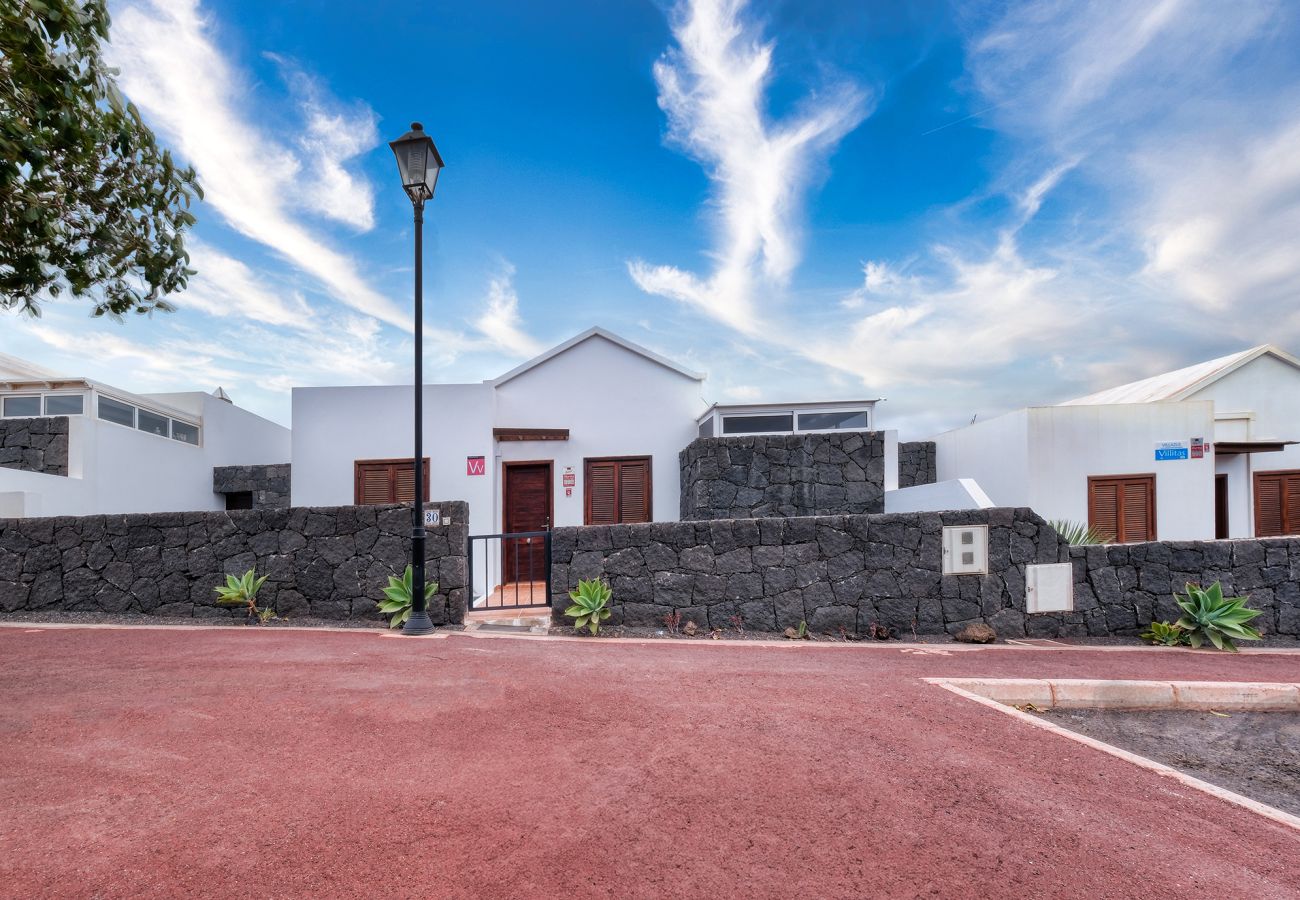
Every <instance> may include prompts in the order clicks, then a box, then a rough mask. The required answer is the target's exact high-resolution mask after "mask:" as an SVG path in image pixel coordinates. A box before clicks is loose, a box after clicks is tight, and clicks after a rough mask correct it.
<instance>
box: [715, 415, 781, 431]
mask: <svg viewBox="0 0 1300 900" xmlns="http://www.w3.org/2000/svg"><path fill="white" fill-rule="evenodd" d="M765 431H794V414H793V413H776V414H774V415H764V416H723V417H722V433H723V434H759V433H761V432H765Z"/></svg>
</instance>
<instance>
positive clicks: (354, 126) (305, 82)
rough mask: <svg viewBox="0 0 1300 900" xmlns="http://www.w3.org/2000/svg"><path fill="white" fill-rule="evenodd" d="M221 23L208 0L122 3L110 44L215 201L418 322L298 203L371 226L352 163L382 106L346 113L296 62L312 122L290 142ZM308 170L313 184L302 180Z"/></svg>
mask: <svg viewBox="0 0 1300 900" xmlns="http://www.w3.org/2000/svg"><path fill="white" fill-rule="evenodd" d="M211 31H212V26H211V24H210V23H209V21H208V20H207V19H206V18H205V16H204V15H203V14H202V13H201V11H200V9H199V4H198V2H197V0H165V2H164V0H135V2H131V3H129V4H127V5H125V6H123V7H122V8H120V9H118V10H117V11H116V12H115V14H114V22H113V43H112V45H111V48H110V50H111V60H112V62H113V64H114V65H116V66H118V67H119V68H120V69H121V76H120V83H121V85H122V87H123V89H124V90H125V92H126V93H127V94H128V95H129V96H130V97H131V99H132V100H133V101H134V102H135V103H136V104H137V105H138V106H139V107H140V108H141V110H142V111H143V112H144V113H145V115H146V117H147V118H148V120H149V122H150V124H151V125H153V126H154V128H155V129H156V130H158V131H159V132H161V134H162V135H164V136H165V138H166V139H167V141H168V143H169V144H170V145H171V146H172V147H173V148H174V149H175V150H177V151H178V152H179V153H180V155H181V156H182V157H183V158H185V159H187V160H189V161H190V162H191V163H193V165H194V167H195V168H196V169H197V170H198V172H199V176H200V180H201V182H202V184H203V186H204V190H205V193H206V200H207V205H208V207H209V208H214V209H216V210H217V211H219V212H220V214H221V215H222V216H223V217H224V219H225V220H226V222H227V223H228V224H229V225H230V226H231V227H232V228H234V229H235V230H236V231H238V232H240V233H241V234H243V235H245V236H247V237H249V238H251V239H253V240H255V241H258V242H260V243H262V244H264V245H266V246H267V247H269V248H271V249H272V250H274V251H275V252H277V253H279V254H280V255H281V256H283V257H284V258H285V259H287V260H288V261H289V262H290V263H292V264H293V265H294V266H296V267H298V268H299V269H300V270H302V271H303V272H305V273H307V274H308V275H310V276H311V277H312V278H314V279H316V281H317V282H318V283H319V284H320V286H321V287H322V288H324V290H325V291H326V292H327V293H328V294H329V295H330V296H332V297H333V298H334V299H335V300H337V301H338V302H340V303H342V304H344V305H347V306H350V307H353V308H355V309H357V310H359V311H360V312H363V313H365V314H367V315H372V316H375V317H376V318H378V319H380V320H382V321H384V322H387V323H389V324H391V325H395V326H397V327H399V328H403V329H407V330H409V329H410V327H411V323H410V317H409V316H408V315H407V314H406V313H405V312H404V311H403V310H402V309H401V308H400V307H399V306H398V305H396V304H395V303H393V302H392V301H391V300H390V299H389V298H388V297H386V296H384V295H383V294H382V293H380V292H379V291H376V290H375V289H374V288H372V287H371V286H370V285H369V283H368V282H367V281H366V279H365V278H364V277H363V275H362V274H361V272H360V269H359V266H358V264H357V262H356V261H355V260H353V259H352V258H350V257H349V256H348V255H346V254H345V253H343V252H341V251H339V250H337V249H335V248H334V247H333V246H331V245H330V243H329V242H328V240H327V239H326V238H325V237H323V236H322V235H320V234H319V233H317V232H315V231H313V230H312V229H310V228H308V227H306V226H305V225H304V224H303V220H302V216H301V215H298V214H297V212H298V210H299V209H301V208H302V207H304V206H307V207H310V208H313V209H316V210H318V211H320V212H323V213H325V214H326V215H328V216H330V217H332V218H334V219H337V220H340V221H343V222H346V223H348V224H351V225H353V226H355V227H360V228H368V227H370V225H371V224H372V222H373V200H372V199H371V197H370V191H369V188H368V187H367V186H366V185H365V183H364V181H362V180H361V179H360V178H359V177H357V176H354V175H351V174H349V172H348V171H347V170H346V168H345V165H344V164H345V163H346V161H347V160H348V159H350V158H352V157H353V156H355V155H356V154H357V153H359V152H361V151H362V150H364V149H367V146H368V145H373V143H374V138H375V131H374V116H373V113H370V112H369V110H367V109H365V108H364V107H360V106H358V107H356V108H354V109H352V110H351V111H350V112H344V111H343V107H341V106H339V105H338V104H337V103H336V102H335V101H333V100H332V99H330V98H329V97H328V95H327V94H326V93H325V92H324V89H323V88H322V87H321V86H320V85H319V84H317V83H316V82H314V81H312V80H310V79H309V78H307V77H306V76H305V75H302V74H301V73H296V74H295V73H291V74H290V81H291V83H293V84H295V86H296V90H297V91H298V94H299V98H300V100H301V103H302V108H303V115H304V118H305V123H306V125H305V130H304V132H303V133H304V138H303V141H304V144H302V145H300V146H298V147H296V148H295V147H289V146H286V145H285V144H283V143H282V142H280V141H277V140H276V139H275V138H273V137H272V136H271V135H269V134H268V133H266V131H265V130H263V129H262V128H260V127H259V126H258V125H257V124H256V123H255V122H254V121H253V120H252V119H251V118H250V117H249V116H248V115H247V111H248V110H249V108H256V106H255V104H253V103H252V102H251V97H250V93H249V91H248V90H247V88H246V86H245V83H244V79H243V77H242V76H241V73H240V72H238V71H237V70H236V69H235V68H234V67H233V66H232V65H231V63H230V62H229V61H228V60H227V59H226V58H225V57H224V56H223V55H222V53H221V52H220V50H218V48H217V47H216V45H215V44H214V43H213V40H212V35H211ZM335 125H338V126H340V128H341V129H343V130H346V129H351V133H349V134H340V133H338V132H336V131H334V130H333V129H334V127H335ZM300 153H303V154H307V153H309V154H310V155H309V156H307V155H304V156H303V157H300V156H299V154H300ZM304 171H309V172H310V174H311V181H312V184H313V188H312V190H311V191H304V190H303V189H302V180H303V173H304Z"/></svg>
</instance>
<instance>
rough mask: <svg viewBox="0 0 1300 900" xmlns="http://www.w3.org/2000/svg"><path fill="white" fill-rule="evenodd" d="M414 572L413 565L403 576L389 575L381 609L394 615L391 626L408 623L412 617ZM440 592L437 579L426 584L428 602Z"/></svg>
mask: <svg viewBox="0 0 1300 900" xmlns="http://www.w3.org/2000/svg"><path fill="white" fill-rule="evenodd" d="M414 578H415V576H414V574H413V573H412V571H411V567H410V566H407V567H406V571H405V572H403V573H402V577H401V578H398V577H397V576H396V575H389V576H388V587H386V588H384V598H385V599H383V600H381V601H379V611H380V612H381V613H383V614H384V615H390V616H392V618H391V619H389V620H388V627H389V628H396V627H397V626H399V625H403V624H405V623H406V620H407V619H409V618H411V601H412V599H413V597H414V593H415V585H414V584H413V583H412V582H413V581H414ZM436 593H438V583H437V582H436V581H430V582H427V583H426V584H425V585H424V599H425V602H428V601H430V600H432V599H433V595H434V594H436Z"/></svg>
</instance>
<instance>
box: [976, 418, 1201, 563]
mask: <svg viewBox="0 0 1300 900" xmlns="http://www.w3.org/2000/svg"><path fill="white" fill-rule="evenodd" d="M1027 412H1028V423H1029V486H1030V492H1029V506H1030V507H1032V508H1033V509H1034V510H1035V511H1036V512H1038V513H1039V514H1040V515H1042V516H1043V517H1045V518H1048V519H1065V520H1067V521H1072V522H1087V521H1088V477H1089V476H1092V475H1143V474H1148V473H1150V474H1154V475H1155V476H1156V534H1157V536H1158V537H1159V538H1160V539H1161V540H1201V539H1213V538H1214V458H1213V454H1212V453H1211V454H1209V455H1207V456H1206V457H1205V458H1203V459H1186V460H1176V461H1167V462H1156V460H1155V445H1156V444H1157V443H1158V442H1161V441H1190V439H1191V438H1193V437H1201V438H1205V439H1206V440H1209V439H1210V437H1209V436H1210V435H1212V434H1213V433H1214V408H1213V404H1211V403H1208V402H1204V401H1182V402H1178V403H1132V404H1109V405H1104V406H1045V407H1036V408H1033V409H1030V410H1028V411H1027ZM990 494H991V492H990ZM994 499H997V498H996V496H995V497H994Z"/></svg>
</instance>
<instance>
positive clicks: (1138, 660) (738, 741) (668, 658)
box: [0, 626, 1300, 900]
mask: <svg viewBox="0 0 1300 900" xmlns="http://www.w3.org/2000/svg"><path fill="white" fill-rule="evenodd" d="M34 627H35V626H34ZM939 675H954V676H957V675H962V676H1007V677H1011V676H1021V677H1024V676H1057V677H1097V676H1104V677H1113V678H1155V677H1158V678H1185V679H1206V680H1226V681H1296V680H1300V656H1294V655H1293V656H1266V655H1257V656H1246V655H1242V656H1228V655H1226V654H1210V653H1204V654H1191V653H1179V652H1164V653H1162V652H1158V651H1151V652H1131V653H1114V652H1110V653H1107V652H1099V651H1085V650H1040V649H1034V650H1006V649H999V650H981V651H974V652H953V653H952V654H951V655H948V656H938V655H930V654H926V655H919V654H915V653H906V652H901V651H900V650H899V649H898V648H885V647H882V646H868V647H856V646H855V647H845V646H833V647H832V646H818V645H815V644H814V645H807V644H801V645H797V646H795V645H786V646H776V647H771V646H758V645H749V644H744V643H722V642H707V643H701V644H699V645H698V646H688V645H682V644H667V643H659V644H656V643H647V644H627V643H615V642H604V641H602V642H599V643H597V642H588V643H581V642H554V641H550V642H547V641H527V640H513V639H496V638H494V639H480V638H474V637H469V636H465V635H453V636H451V637H449V638H447V639H446V640H403V639H400V638H382V637H379V636H377V635H376V634H375V633H366V632H358V633H342V632H320V631H309V630H302V631H289V630H270V629H267V630H265V631H257V630H253V629H250V630H248V631H242V630H240V631H236V630H224V629H221V630H218V629H202V630H163V629H152V630H87V629H76V630H72V629H69V630H62V629H59V630H55V629H47V630H43V631H40V632H39V633H29V632H27V631H25V630H23V629H15V628H0V895H3V896H5V897H21V898H36V897H243V898H251V897H366V898H381V897H563V898H569V897H620V898H622V897H663V896H671V897H708V898H710V900H720V898H730V897H746V898H750V897H818V898H820V897H855V896H890V897H914V896H920V897H943V898H958V897H1035V898H1037V897H1089V898H1100V897H1139V896H1140V897H1143V898H1156V897H1189V896H1213V897H1251V898H1266V897H1269V898H1271V897H1300V834H1297V833H1296V832H1295V831H1293V830H1290V829H1288V828H1286V827H1285V826H1283V825H1280V824H1277V823H1274V822H1272V821H1270V820H1268V819H1266V818H1264V817H1262V816H1258V815H1256V814H1254V813H1251V812H1250V811H1248V810H1245V809H1242V808H1240V807H1237V806H1234V805H1232V804H1229V803H1226V802H1224V801H1221V800H1218V799H1216V798H1214V797H1211V796H1209V795H1206V794H1203V793H1201V792H1199V791H1195V790H1193V789H1190V788H1187V787H1184V786H1183V785H1181V784H1177V783H1174V782H1171V781H1170V780H1169V779H1165V778H1161V777H1160V776H1158V775H1156V774H1154V773H1152V772H1149V771H1146V770H1142V769H1139V768H1138V767H1135V766H1133V765H1130V764H1128V763H1126V762H1124V761H1122V760H1120V759H1117V758H1114V757H1111V756H1109V755H1107V754H1104V753H1101V752H1099V751H1096V750H1092V749H1090V748H1087V747H1084V746H1082V745H1080V744H1078V743H1076V742H1074V741H1071V740H1068V739H1065V738H1062V737H1060V736H1058V735H1054V734H1051V733H1048V732H1046V731H1043V730H1042V729H1037V728H1033V727H1030V726H1028V725H1025V724H1024V723H1021V722H1017V721H1016V720H1015V719H1014V718H1013V717H1011V716H1007V715H1004V714H1002V713H999V712H997V711H996V710H991V709H988V708H985V707H983V706H981V705H979V704H977V703H973V702H970V701H968V700H965V699H963V698H961V697H958V696H955V695H954V694H952V693H949V692H948V691H945V690H943V689H941V688H939V687H936V686H933V685H928V684H925V683H923V682H922V681H921V679H922V678H924V677H926V676H939Z"/></svg>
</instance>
